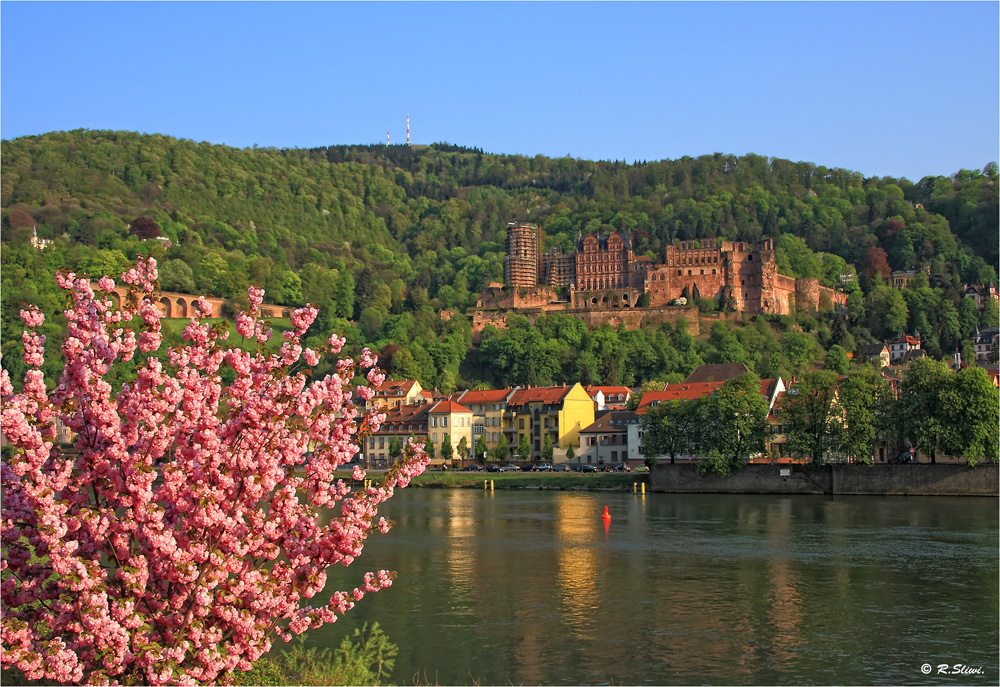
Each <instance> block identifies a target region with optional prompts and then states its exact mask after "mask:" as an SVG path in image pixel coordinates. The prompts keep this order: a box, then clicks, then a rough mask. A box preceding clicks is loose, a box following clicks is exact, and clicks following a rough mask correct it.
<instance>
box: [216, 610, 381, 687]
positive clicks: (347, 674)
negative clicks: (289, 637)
mask: <svg viewBox="0 0 1000 687" xmlns="http://www.w3.org/2000/svg"><path fill="white" fill-rule="evenodd" d="M398 653H399V647H398V646H396V645H395V644H393V643H392V642H390V641H389V638H388V637H387V636H386V634H385V633H384V632H383V631H382V628H380V627H379V624H378V623H372V626H371V628H369V627H368V623H365V624H364V625H363V626H362V627H361V629H360V630H358V629H356V630H354V633H353V635H352V636H351V637H344V639H343V641H341V643H340V646H339V647H338V648H337V649H336V651H331V650H330V648H329V647H324V648H322V649H320V648H318V647H309V648H306V645H305V640H304V638H303V637H301V636H300V637H299V640H298V641H297V642H296V643H295V644H293V645H292V646H291V648H289V649H287V650H285V651H282V652H280V653H279V652H275V653H274V655H269V656H266V657H264V658H262V659H261V660H260V661H258V662H257V663H256V664H255V665H254V667H253V668H252V669H251V670H248V671H247V672H245V673H237V674H236V676H235V680H234V684H236V685H268V686H270V685H383V684H388V682H386V681H387V680H388V679H389V675H390V674H391V673H392V668H393V666H394V665H395V663H396V655H397V654H398Z"/></svg>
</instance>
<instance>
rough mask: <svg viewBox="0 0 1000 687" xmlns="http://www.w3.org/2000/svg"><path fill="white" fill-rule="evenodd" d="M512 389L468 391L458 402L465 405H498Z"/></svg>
mask: <svg viewBox="0 0 1000 687" xmlns="http://www.w3.org/2000/svg"><path fill="white" fill-rule="evenodd" d="M510 391H511V390H510V389H485V390H483V391H466V392H464V393H463V394H462V395H461V396H459V397H458V400H459V401H461V402H462V403H464V404H469V403H498V402H500V401H502V400H504V399H505V398H507V395H508V394H509V393H510Z"/></svg>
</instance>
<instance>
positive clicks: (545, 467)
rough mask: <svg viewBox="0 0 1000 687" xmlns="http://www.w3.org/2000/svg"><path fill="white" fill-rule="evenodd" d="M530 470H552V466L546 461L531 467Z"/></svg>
mask: <svg viewBox="0 0 1000 687" xmlns="http://www.w3.org/2000/svg"><path fill="white" fill-rule="evenodd" d="M531 471H532V472H552V466H551V465H549V464H548V463H539V464H538V465H533V466H532V467H531Z"/></svg>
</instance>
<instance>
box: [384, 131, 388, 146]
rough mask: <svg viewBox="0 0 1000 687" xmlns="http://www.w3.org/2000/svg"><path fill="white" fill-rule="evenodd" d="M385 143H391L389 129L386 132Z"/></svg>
mask: <svg viewBox="0 0 1000 687" xmlns="http://www.w3.org/2000/svg"><path fill="white" fill-rule="evenodd" d="M385 144H386V145H389V132H388V131H386V132H385Z"/></svg>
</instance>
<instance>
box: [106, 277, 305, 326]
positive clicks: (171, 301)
mask: <svg viewBox="0 0 1000 687" xmlns="http://www.w3.org/2000/svg"><path fill="white" fill-rule="evenodd" d="M92 287H93V288H94V290H95V291H98V292H99V289H98V288H97V284H96V283H93V284H92ZM108 296H109V297H110V298H111V300H112V301H114V302H115V304H116V305H118V306H119V307H121V304H122V302H123V301H124V300H125V299H127V298H128V288H127V287H124V286H115V288H114V291H112V292H111V293H110V294H108ZM205 300H206V301H208V302H209V303H211V304H212V316H213V317H221V316H222V304H223V303H225V302H226V301H225V299H224V298H215V297H213V296H205ZM197 302H198V296H192V295H191V294H188V293H175V292H173V291H160V292H159V294H158V297H157V300H156V306H157V307H158V308H159V309H160V312H161V313H162V314H163V316H164V317H181V318H187V317H191V316H192V315H195V314H197V308H196V306H195V304H196V303H197ZM260 308H261V314H262V316H263V317H289V316H290V315H291V313H292V310H293V309H292V308H289V307H285V306H282V305H271V304H269V303H263V304H261V306H260Z"/></svg>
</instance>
